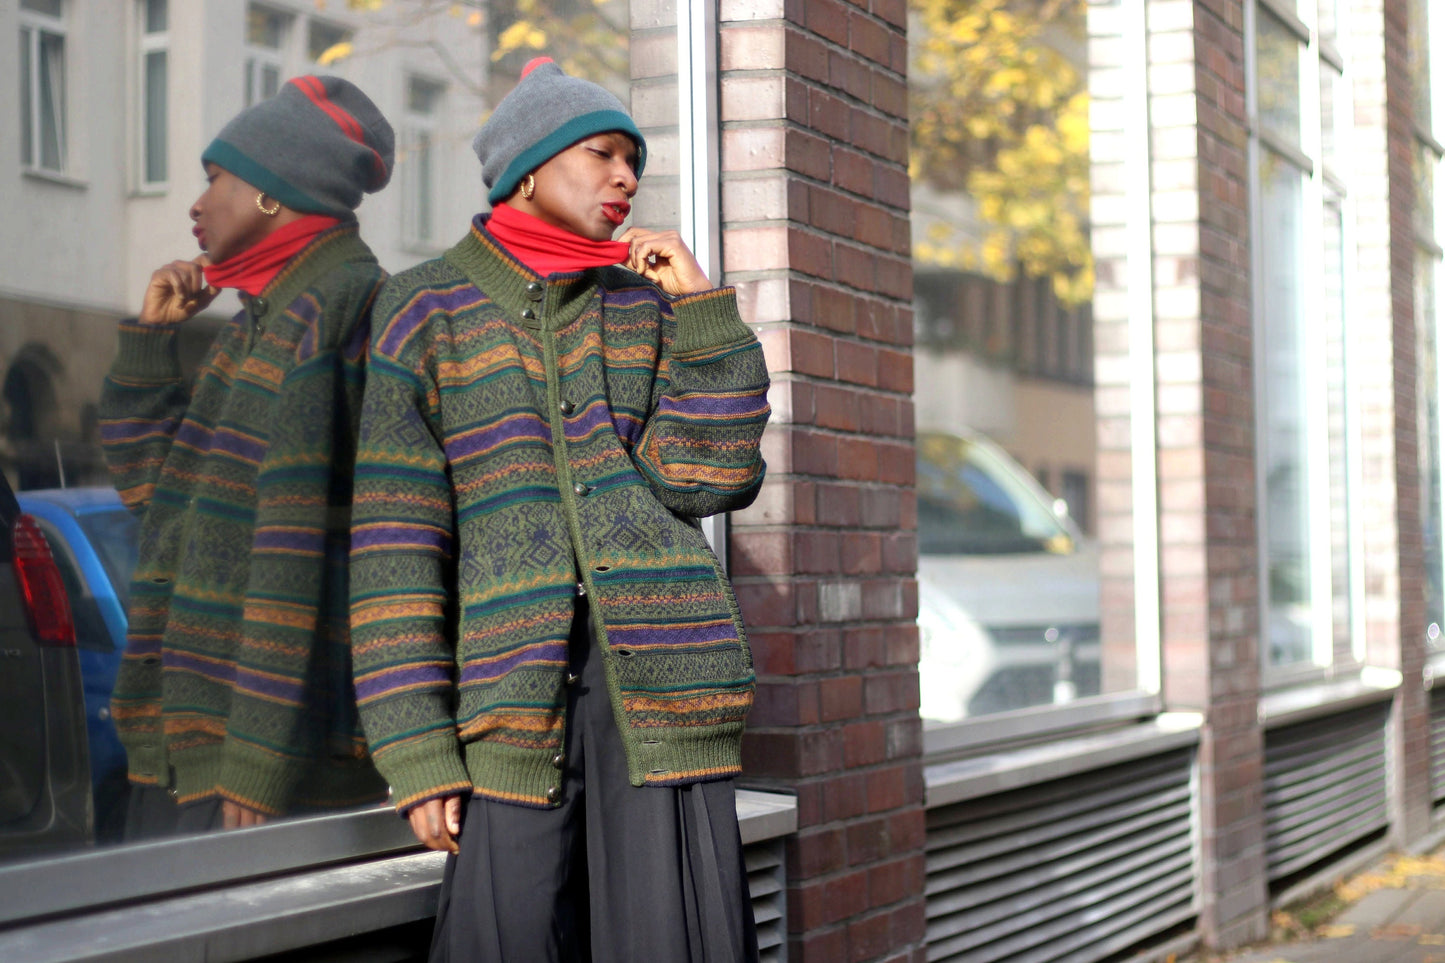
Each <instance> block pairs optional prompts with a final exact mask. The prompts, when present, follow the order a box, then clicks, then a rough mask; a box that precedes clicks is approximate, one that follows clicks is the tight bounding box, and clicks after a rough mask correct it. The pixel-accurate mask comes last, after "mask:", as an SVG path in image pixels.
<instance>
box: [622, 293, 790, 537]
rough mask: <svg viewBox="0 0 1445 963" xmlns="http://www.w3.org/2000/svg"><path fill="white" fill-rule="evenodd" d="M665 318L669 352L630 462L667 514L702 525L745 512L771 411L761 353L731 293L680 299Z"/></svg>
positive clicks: (758, 480)
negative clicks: (671, 319) (669, 322)
mask: <svg viewBox="0 0 1445 963" xmlns="http://www.w3.org/2000/svg"><path fill="white" fill-rule="evenodd" d="M673 311H674V312H675V314H676V329H675V334H674V336H673V340H672V344H671V349H670V351H669V352H668V353H666V354H665V355H664V357H663V360H662V363H661V364H660V365H659V374H658V386H657V399H656V404H655V407H654V409H653V411H652V413H651V414H650V416H649V418H648V421H647V424H646V426H645V427H644V429H643V432H642V436H641V439H640V441H639V443H638V445H637V446H636V449H635V450H634V452H633V458H634V460H635V461H636V463H637V465H638V468H639V470H641V471H642V473H643V475H644V476H645V477H646V478H647V479H648V482H649V483H650V484H651V486H652V488H653V491H654V493H655V494H656V495H657V497H658V499H659V500H660V501H661V502H662V503H663V504H664V505H666V506H667V507H668V508H669V509H671V510H672V511H675V512H678V513H680V514H683V515H691V516H693V517H697V518H702V517H706V516H708V515H715V514H717V513H719V512H725V511H733V510H736V509H741V508H746V507H747V506H748V505H749V504H751V503H752V500H753V498H754V497H756V495H757V492H758V488H759V487H760V486H761V485H762V481H763V474H764V471H765V466H764V464H763V459H762V456H761V455H760V453H759V449H758V445H759V441H760V439H761V438H762V434H763V428H764V426H765V425H766V424H767V421H768V415H769V413H770V410H771V409H770V408H769V406H768V400H767V393H768V371H767V365H766V364H765V362H764V360H763V352H762V346H761V345H760V344H759V343H758V339H757V337H756V336H755V335H754V334H753V332H752V329H750V328H749V327H748V326H747V325H746V324H745V323H744V322H743V321H742V319H741V318H740V317H739V315H738V309H737V299H736V294H735V292H734V290H733V289H732V288H718V289H715V290H712V291H705V292H703V293H701V294H696V295H692V296H689V297H686V298H681V299H679V300H677V301H676V302H674V303H673Z"/></svg>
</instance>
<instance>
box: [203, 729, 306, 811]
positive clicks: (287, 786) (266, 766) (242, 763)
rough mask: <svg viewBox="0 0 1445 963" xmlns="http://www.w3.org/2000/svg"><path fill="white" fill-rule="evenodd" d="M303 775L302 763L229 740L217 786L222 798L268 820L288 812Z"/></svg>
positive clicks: (223, 754)
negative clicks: (265, 816) (253, 811)
mask: <svg viewBox="0 0 1445 963" xmlns="http://www.w3.org/2000/svg"><path fill="white" fill-rule="evenodd" d="M302 775H303V772H302V769H301V763H300V762H299V761H295V760H290V759H285V758H281V757H278V756H277V755H275V754H274V753H270V752H263V751H261V750H259V749H257V748H256V747H254V746H250V745H247V744H246V743H244V742H240V741H238V740H236V739H227V740H226V747H225V749H224V751H223V753H222V757H221V773H220V776H219V777H218V778H217V781H216V784H217V787H218V788H219V789H220V792H221V795H222V796H223V797H225V798H226V799H229V800H231V801H232V802H234V803H238V804H240V805H242V806H245V807H246V808H247V809H252V810H255V811H256V812H258V813H265V814H266V815H268V816H279V815H280V814H282V813H284V812H286V811H288V810H289V809H290V808H291V806H292V803H293V801H294V800H295V798H296V786H297V784H298V783H300V782H301V777H302Z"/></svg>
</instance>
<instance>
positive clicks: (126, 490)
mask: <svg viewBox="0 0 1445 963" xmlns="http://www.w3.org/2000/svg"><path fill="white" fill-rule="evenodd" d="M176 332H177V328H176V327H175V326H165V327H155V326H142V325H140V324H138V323H136V322H135V321H123V322H121V325H120V346H119V350H118V352H117V354H116V358H115V362H114V363H113V364H112V366H111V369H110V373H109V374H108V375H106V378H105V383H104V385H103V386H102V388H101V394H100V439H101V445H102V447H103V449H104V452H105V460H106V463H107V464H108V465H109V466H110V471H111V474H112V476H113V477H114V479H115V487H116V490H117V491H119V492H120V496H121V500H122V501H124V502H125V504H126V507H128V508H129V509H130V510H131V511H133V512H141V511H144V509H145V507H146V506H147V505H148V504H149V503H150V499H151V494H152V493H153V492H154V490H155V484H156V480H157V479H158V478H159V477H160V472H161V466H162V465H163V464H164V463H165V459H166V454H167V453H168V452H169V451H170V448H171V442H172V441H173V440H174V439H175V436H176V430H177V428H178V427H179V426H180V423H181V419H182V418H183V417H185V414H186V406H187V405H188V404H189V403H190V389H189V387H188V386H187V384H186V382H185V380H184V378H182V376H181V365H180V360H179V357H178V355H177V353H176Z"/></svg>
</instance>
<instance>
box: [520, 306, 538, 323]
mask: <svg viewBox="0 0 1445 963" xmlns="http://www.w3.org/2000/svg"><path fill="white" fill-rule="evenodd" d="M522 320H523V321H535V320H537V312H536V311H533V310H532V309H531V308H523V309H522Z"/></svg>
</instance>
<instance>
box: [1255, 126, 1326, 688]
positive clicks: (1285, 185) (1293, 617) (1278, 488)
mask: <svg viewBox="0 0 1445 963" xmlns="http://www.w3.org/2000/svg"><path fill="white" fill-rule="evenodd" d="M1302 182H1303V176H1302V175H1301V173H1300V171H1299V170H1298V168H1296V167H1294V166H1293V165H1292V164H1289V163H1288V162H1286V161H1285V160H1283V159H1282V158H1281V157H1279V156H1278V155H1276V154H1272V153H1269V152H1267V151H1266V152H1263V157H1262V160H1261V163H1260V168H1259V183H1260V195H1261V199H1260V210H1261V214H1260V235H1259V236H1260V244H1259V248H1260V255H1261V269H1262V270H1261V275H1260V284H1259V293H1260V300H1261V307H1262V318H1263V320H1262V323H1261V325H1260V334H1261V335H1262V339H1261V345H1262V349H1261V353H1260V356H1261V357H1262V359H1263V361H1264V371H1265V378H1264V389H1263V397H1262V398H1261V405H1260V411H1261V416H1262V419H1263V423H1264V424H1263V431H1262V433H1261V436H1260V439H1259V448H1260V471H1261V472H1262V473H1263V477H1264V499H1265V519H1266V521H1265V535H1264V538H1265V555H1266V566H1267V572H1268V578H1267V582H1268V585H1267V593H1268V594H1267V598H1268V600H1269V601H1268V604H1267V613H1268V614H1267V618H1266V659H1267V661H1268V663H1269V664H1271V665H1276V666H1278V665H1287V664H1291V663H1304V662H1308V661H1309V660H1310V658H1311V656H1312V652H1313V649H1312V623H1311V610H1310V598H1311V584H1310V582H1311V569H1310V524H1309V511H1310V504H1309V485H1308V481H1309V468H1308V466H1309V451H1308V444H1309V437H1308V427H1309V426H1308V420H1307V414H1308V410H1309V408H1308V400H1307V396H1306V393H1305V379H1304V354H1303V349H1304V338H1303V332H1302V331H1301V327H1302V324H1303V316H1302V313H1301V292H1300V281H1301V276H1302V274H1301V272H1302V266H1303V265H1302V260H1301V254H1302V251H1301V245H1302V244H1303V235H1302V233H1301V231H1302V225H1301V218H1302V216H1303V210H1302V208H1303V186H1302Z"/></svg>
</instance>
